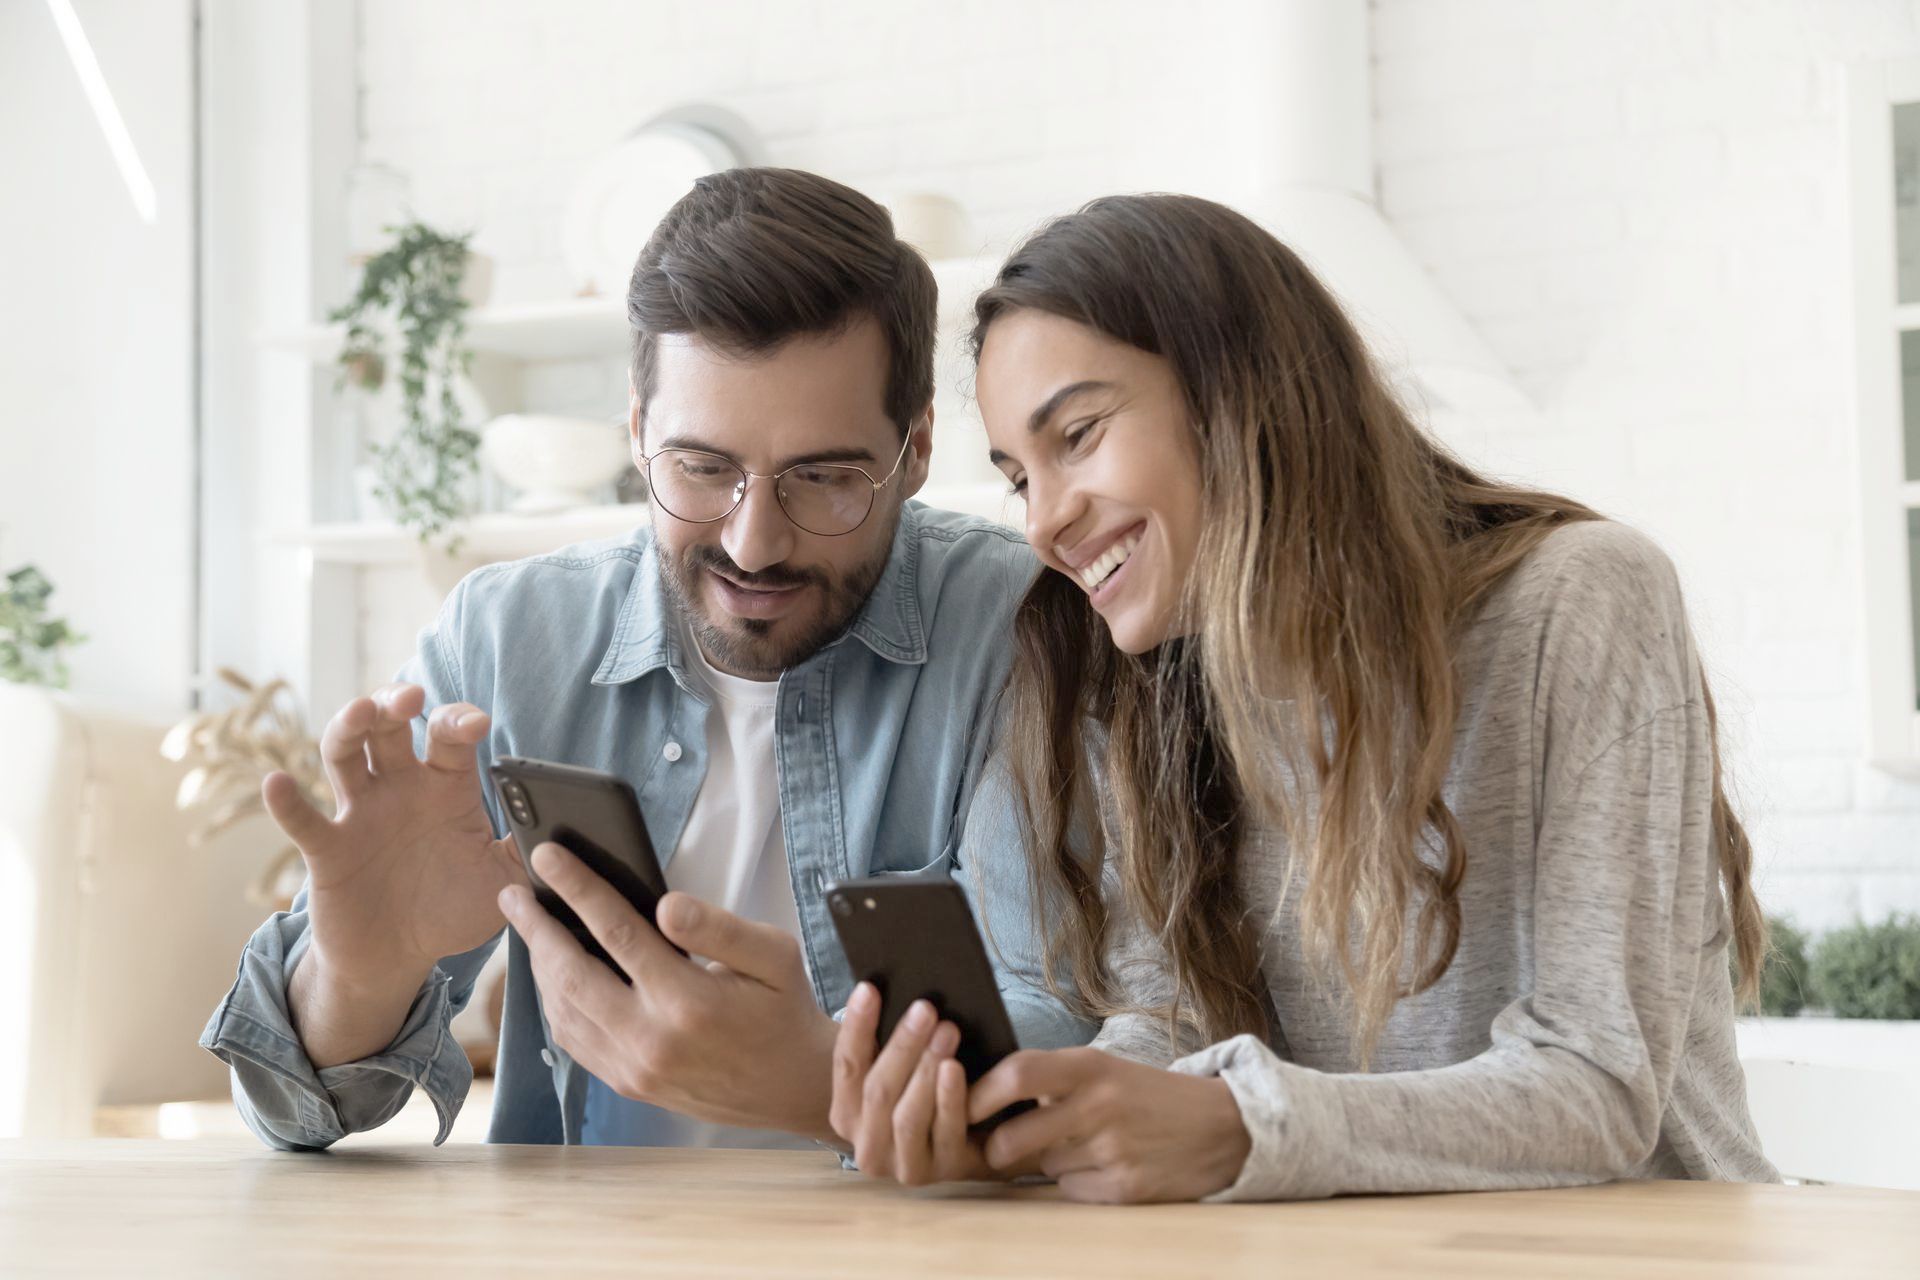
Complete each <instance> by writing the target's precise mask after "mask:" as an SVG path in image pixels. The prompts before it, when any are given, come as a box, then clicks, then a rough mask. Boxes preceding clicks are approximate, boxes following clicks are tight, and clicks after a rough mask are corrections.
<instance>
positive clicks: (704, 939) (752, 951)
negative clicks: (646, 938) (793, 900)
mask: <svg viewBox="0 0 1920 1280" xmlns="http://www.w3.org/2000/svg"><path fill="white" fill-rule="evenodd" d="M656 918H657V919H658V920H659V922H660V932H661V934H663V935H664V936H665V937H666V939H667V941H669V942H671V943H673V944H674V945H675V946H677V947H679V948H680V949H681V950H682V951H685V952H686V953H687V954H689V955H696V956H706V957H707V958H708V959H710V960H713V961H716V962H717V963H719V964H723V965H725V966H726V967H727V968H729V969H731V970H733V971H734V972H735V973H739V974H744V975H745V976H747V977H749V978H752V979H754V980H755V981H757V982H759V983H760V984H762V985H763V986H768V987H773V988H775V989H776V990H780V991H787V990H791V989H793V988H794V987H795V986H796V985H798V984H799V981H801V980H804V977H805V970H804V968H803V966H802V963H801V960H800V947H799V944H797V943H796V942H795V941H794V940H793V935H792V934H789V933H788V932H786V931H785V930H784V929H779V928H776V927H774V926H773V925H770V924H758V923H756V922H754V921H752V920H743V919H741V918H740V917H739V916H736V915H734V914H733V913H732V912H731V911H726V910H723V909H722V908H720V907H716V906H714V905H713V904H712V903H708V902H702V901H700V900H699V899H698V898H695V897H693V896H691V895H689V894H685V893H669V894H668V895H666V896H665V897H664V898H662V899H660V909H659V911H658V912H657V913H656Z"/></svg>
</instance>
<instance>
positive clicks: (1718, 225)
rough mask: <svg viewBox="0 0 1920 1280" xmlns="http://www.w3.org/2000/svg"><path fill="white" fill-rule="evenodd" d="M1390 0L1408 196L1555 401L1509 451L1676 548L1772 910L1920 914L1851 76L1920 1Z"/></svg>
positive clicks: (1380, 72) (1502, 449) (1534, 387)
mask: <svg viewBox="0 0 1920 1280" xmlns="http://www.w3.org/2000/svg"><path fill="white" fill-rule="evenodd" d="M1373 9H1374V20H1373V34H1374V56H1375V72H1374V74H1375V107H1376V121H1375V125H1376V130H1377V135H1376V142H1377V149H1378V159H1379V177H1380V191H1381V199H1382V205H1383V207H1384V209H1385V211H1386V213H1387V216H1388V217H1389V219H1390V220H1391V221H1392V222H1393V223H1394V224H1395V225H1396V226H1398V227H1400V228H1401V229H1402V231H1403V232H1404V234H1405V236H1406V238H1407V240H1408V242H1409V243H1410V244H1411V246H1412V248H1413V250H1414V252H1415V254H1416V255H1417V256H1418V257H1420V259H1421V260H1422V261H1423V262H1425V263H1426V264H1427V266H1428V267H1429V268H1430V269H1432V270H1433V272H1434V273H1435V275H1436V276H1437V277H1438V278H1439V279H1440V280H1441V281H1442V282H1443V284H1444V285H1445V286H1446V288H1447V289H1448V291H1449V293H1450V294H1451V295H1452V297H1453V298H1454V299H1455V300H1456V301H1457V302H1458V303H1459V304H1460V305H1461V306H1462V307H1463V308H1464V309H1465V310H1466V312H1467V314H1468V316H1469V317H1470V318H1471V319H1472V320H1473V321H1475V322H1476V323H1477V324H1478V326H1479V327H1480V328H1481V330H1482V332H1483V333H1485V334H1486V336H1487V338H1488V340H1489V341H1490V342H1492V344H1493V345H1494V347H1495V349H1496V350H1497V351H1498V352H1499V353H1500V354H1501V355H1502V357H1504V358H1505V359H1506V360H1507V361H1508V362H1509V364H1510V365H1512V366H1513V368H1514V369H1515V371H1516V373H1517V374H1518V376H1519V378H1520V380H1521V381H1522V383H1523V384H1524V385H1525V386H1526V387H1527V388H1528V390H1530V391H1531V392H1532V393H1533V394H1534V395H1535V396H1537V397H1538V398H1539V399H1540V400H1541V402H1542V404H1543V406H1544V407H1545V409H1546V413H1547V425H1546V427H1545V429H1544V431H1542V432H1540V433H1539V434H1537V435H1530V436H1527V437H1517V438H1509V439H1505V440H1502V441H1500V442H1499V448H1498V449H1497V450H1496V452H1497V453H1498V454H1499V455H1501V458H1500V460H1501V461H1502V462H1504V463H1505V464H1506V465H1508V466H1509V467H1511V468H1513V469H1516V470H1519V471H1523V472H1529V473H1533V474H1538V475H1543V476H1544V477H1545V478H1548V479H1550V480H1552V481H1553V482H1555V483H1559V484H1563V485H1565V486H1566V487H1568V488H1570V489H1573V490H1574V491H1575V492H1577V493H1579V494H1581V495H1582V496H1585V497H1588V498H1590V499H1591V500H1593V501H1595V502H1597V503H1599V504H1600V505H1601V506H1603V507H1604V508H1606V509H1608V510H1609V511H1612V512H1614V513H1616V514H1618V515H1619V516H1621V517H1622V518H1625V519H1628V520H1630V521H1633V522H1635V523H1637V524H1639V525H1640V526H1641V527H1643V528H1646V529H1647V530H1649V531H1650V532H1652V533H1653V534H1654V535H1655V536H1657V537H1658V538H1659V539H1660V540H1661V541H1662V542H1663V543H1664V544H1665V545H1666V547H1667V548H1668V550H1669V551H1670V552H1671V553H1672V554H1673V556H1674V558H1675V560H1676V561H1677V562H1678V563H1679V565H1680V568H1681V571H1682V573H1683V575H1684V577H1685V579H1686V582H1687V586H1688V590H1689V593H1690V597H1691V599H1692V602H1693V607H1694V610H1695V614H1696V620H1697V625H1698V628H1699V631H1700V634H1701V640H1702V643H1703V646H1704V647H1705V649H1706V651H1707V655H1708V658H1709V661H1710V663H1711V665H1712V668H1713V670H1714V672H1715V673H1716V678H1717V681H1718V689H1719V694H1720V700H1721V704H1722V710H1723V716H1724V719H1725V720H1726V721H1727V722H1728V728H1729V730H1730V737H1731V739H1732V744H1733V751H1734V759H1733V764H1734V766H1735V769H1736V772H1737V776H1738V779H1739V782H1740V784H1741V788H1740V789H1741V797H1742V799H1743V801H1744V803H1745V809H1746V811H1747V813H1748V814H1749V817H1750V818H1751V820H1752V825H1753V827H1754V829H1755V835H1756V843H1757V844H1758V846H1759V856H1760V861H1761V864H1762V878H1761V882H1760V883H1761V890H1762V893H1763V896H1764V897H1765V898H1766V900H1767V901H1768V903H1769V905H1770V906H1771V907H1774V908H1777V909H1779V910H1783V911H1786V912H1789V913H1791V914H1793V915H1795V916H1797V917H1799V918H1800V919H1801V920H1802V922H1804V923H1808V924H1813V925H1816V926H1825V925H1827V924H1830V923H1833V922H1836V921H1838V920H1842V919H1846V918H1849V917H1852V916H1854V915H1856V914H1860V913H1866V914H1868V915H1878V914H1884V913H1885V912H1887V911H1889V910H1893V909H1896V908H1897V909H1905V910H1913V909H1916V908H1920V788H1916V787H1914V786H1912V785H1908V784H1902V783H1899V782H1897V781H1896V780H1894V779H1891V778H1889V777H1887V776H1886V775H1884V774H1882V773H1879V772H1878V771H1876V770H1873V769H1871V768H1870V767H1868V766H1866V765H1864V764H1863V763H1862V762H1861V757H1862V748H1863V741H1864V736H1863V729H1862V720H1863V716H1864V710H1863V706H1862V690H1861V670H1860V663H1859V651H1860V649H1861V645H1862V640H1861V632H1860V628H1861V601H1860V598H1859V592H1860V585H1859V574H1858V570H1857V567H1856V561H1857V557H1858V536H1857V533H1856V531H1855V528H1854V522H1855V520H1856V517H1857V499H1856V490H1855V486H1856V481H1855V476H1854V472H1853V466H1854V462H1853V435H1852V432H1853V424H1852V420H1851V418H1850V417H1849V413H1850V408H1849V406H1850V404H1851V402H1852V399H1853V370H1852V365H1851V355H1850V352H1849V350H1848V349H1847V346H1846V342H1847V329H1848V308H1849V306H1850V289H1851V284H1850V281H1849V278H1848V274H1847V273H1848V271H1849V270H1850V264H1849V262H1848V254H1849V248H1848V239H1847V237H1848V234H1849V229H1848V223H1847V220H1846V204H1847V198H1848V180H1849V179H1848V174H1847V171H1846V153H1845V149H1844V140H1843V129H1844V121H1843V109H1844V99H1843V88H1842V75H1841V70H1842V68H1843V66H1844V64H1845V63H1847V62H1848V61H1852V60H1860V59H1879V58H1891V57H1913V56H1920V24H1917V22H1916V10H1915V6H1913V5H1912V4H1909V3H1902V2H1896V0H1828V2H1825V3H1822V2H1821V0H1787V2H1781V3H1765V4H1761V3H1750V2H1747V0H1685V2H1684V3H1674V2H1673V0H1559V2H1558V3H1555V4H1551V5H1542V4H1538V3H1530V2H1529V0H1375V3H1374V6H1373ZM1589 468H1590V469H1591V475H1590V476H1588V475H1583V474H1582V472H1583V470H1587V469H1589Z"/></svg>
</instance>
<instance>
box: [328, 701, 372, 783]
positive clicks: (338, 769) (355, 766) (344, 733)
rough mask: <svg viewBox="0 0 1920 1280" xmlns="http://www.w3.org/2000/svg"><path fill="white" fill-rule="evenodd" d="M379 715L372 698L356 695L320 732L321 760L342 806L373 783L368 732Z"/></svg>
mask: <svg viewBox="0 0 1920 1280" xmlns="http://www.w3.org/2000/svg"><path fill="white" fill-rule="evenodd" d="M378 714H379V709H378V708H377V707H375V706H374V705H373V699H372V698H355V699H354V700H353V701H352V702H349V703H348V704H347V705H346V706H344V707H342V708H340V709H339V710H338V711H336V712H334V713H333V718H332V719H331V720H329V721H327V727H326V728H325V729H323V730H321V731H320V761H321V763H322V764H324V765H325V766H326V769H327V781H329V782H331V783H332V784H333V794H334V795H335V796H337V797H338V798H339V800H340V804H341V806H342V807H343V808H344V807H345V806H346V805H347V804H348V803H349V802H351V801H352V800H353V798H354V797H355V796H358V795H362V794H364V793H365V792H366V790H367V788H368V787H370V786H372V785H373V775H372V773H371V772H369V771H368V769H367V731H368V730H369V729H371V728H373V721H374V717H375V716H377V715H378Z"/></svg>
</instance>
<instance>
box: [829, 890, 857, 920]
mask: <svg viewBox="0 0 1920 1280" xmlns="http://www.w3.org/2000/svg"><path fill="white" fill-rule="evenodd" d="M832 902H833V914H835V915H837V916H850V915H852V914H853V904H852V903H850V902H848V901H847V900H846V898H845V896H844V895H842V894H838V893H836V894H834V895H833V898H832Z"/></svg>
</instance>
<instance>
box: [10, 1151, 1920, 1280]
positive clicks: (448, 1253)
mask: <svg viewBox="0 0 1920 1280" xmlns="http://www.w3.org/2000/svg"><path fill="white" fill-rule="evenodd" d="M536 1271H537V1272H540V1273H542V1274H552V1275H557V1276H563V1277H570V1276H576V1275H595V1274H603V1273H604V1274H620V1275H628V1276H631V1275H671V1276H753V1277H762V1276H765V1277H780V1276H848V1277H859V1276H887V1277H897V1276H903V1275H905V1276H913V1277H920V1276H1049V1275H1059V1276H1087V1277H1101V1278H1103V1280H1104V1278H1105V1277H1116V1276H1197V1275H1205V1276H1229V1275H1260V1276H1314V1275H1329V1274H1337V1275H1342V1276H1375V1275H1392V1276H1400V1277H1407V1276H1527V1277H1534V1276H1543V1275H1553V1276H1605V1277H1609V1278H1613V1277H1632V1276H1676V1277H1686V1280H1703V1278H1705V1277H1713V1276H1743V1277H1747V1276H1768V1277H1772V1276H1802V1275H1806V1276H1849V1277H1851V1276H1900V1277H1904V1278H1908V1280H1910V1278H1911V1277H1914V1276H1916V1275H1920V1193H1915V1192H1902V1191H1875V1190H1866V1189H1857V1188H1840V1187H1779V1186H1735V1185H1726V1184H1711V1183H1684V1182H1665V1183H1617V1184H1613V1185H1610V1186H1602V1187H1586V1188H1576V1189H1572V1190H1564V1191H1522V1192H1489V1193H1481V1194H1476V1195H1451V1196H1397V1197H1369V1198H1363V1199H1346V1200H1333V1201H1320V1202H1315V1203H1306V1204H1273V1205H1223V1206H1210V1205H1166V1206H1146V1207H1138V1208H1106V1207H1097V1206H1085V1205H1075V1204H1070V1203H1067V1202H1065V1201H1063V1200H1061V1199H1060V1198H1059V1196H1058V1194H1057V1192H1055V1191H1054V1190H1053V1189H1052V1188H1047V1187H1033V1188H1005V1187H996V1186H983V1185H967V1186H947V1187H937V1188H930V1189H925V1190H906V1189H903V1188H900V1187H897V1186H891V1185H887V1184H882V1183H877V1182H870V1181H868V1180H866V1179H864V1178H862V1177H860V1176H859V1175H857V1174H850V1173H844V1172H842V1171H841V1170H840V1168H839V1167H838V1165H837V1164H836V1163H835V1162H834V1161H833V1160H832V1159H831V1158H830V1157H828V1156H827V1155H826V1154H825V1153H821V1154H818V1155H815V1154H811V1153H807V1152H773V1151H769V1152H746V1151H674V1150H643V1149H634V1148H609V1147H570V1148H561V1147H507V1146H486V1145H478V1144H475V1145H459V1146H453V1145H450V1146H445V1147H440V1148H438V1149H435V1148H432V1147H405V1148H401V1147H359V1148H354V1149H348V1150H340V1151H334V1152H331V1153H325V1154H286V1153H277V1152H269V1151H267V1150H265V1149H263V1148H261V1147H260V1146H259V1145H257V1144H255V1143H253V1142H252V1141H251V1140H235V1139H208V1140H203V1141H197V1142H167V1141H159V1140H144V1141H142V1140H124V1139H121V1140H115V1139H95V1140H93V1141H90V1142H65V1143H41V1142H0V1274H3V1275H6V1276H8V1277H14V1276H23V1275H37V1274H43V1273H51V1272H59V1273H61V1274H65V1275H75V1274H81V1275H85V1274H106V1275H141V1276H164V1275H193V1276H204V1275H226V1274H231V1275H247V1276H252V1277H258V1276H271V1277H274V1280H280V1278H281V1277H289V1276H306V1275H339V1274H353V1275H356V1276H364V1275H389V1274H391V1275H404V1276H408V1277H420V1276H429V1275H432V1276H441V1275H447V1276H499V1275H520V1274H530V1273H534V1272H536Z"/></svg>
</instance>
